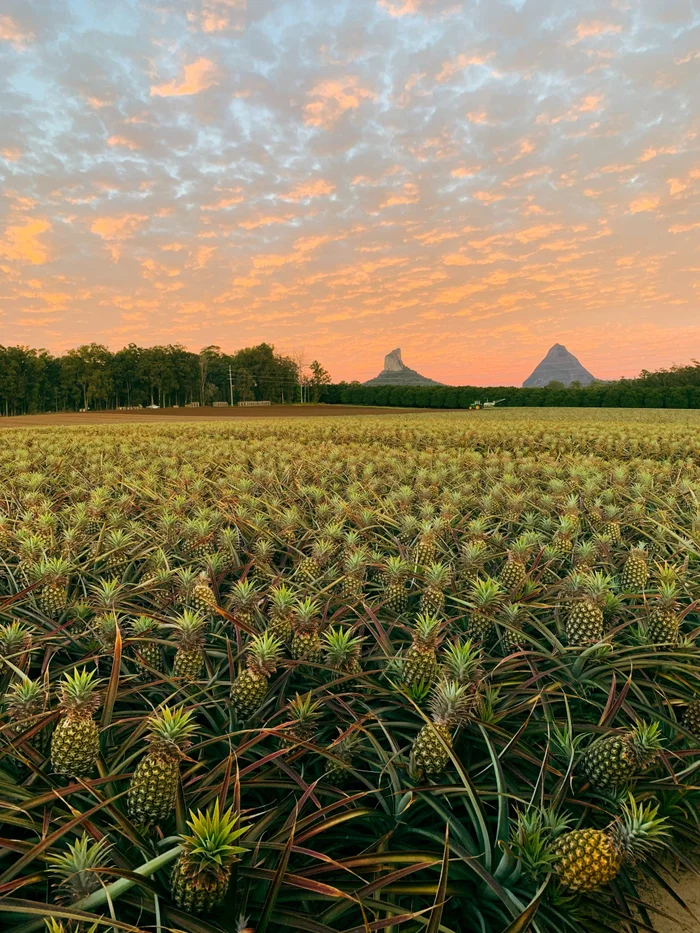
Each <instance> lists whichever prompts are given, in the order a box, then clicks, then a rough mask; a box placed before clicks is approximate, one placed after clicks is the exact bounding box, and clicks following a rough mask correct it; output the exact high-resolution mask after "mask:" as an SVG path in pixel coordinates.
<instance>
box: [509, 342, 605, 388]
mask: <svg viewBox="0 0 700 933" xmlns="http://www.w3.org/2000/svg"><path fill="white" fill-rule="evenodd" d="M595 381H596V377H595V376H594V375H593V374H592V373H589V372H588V370H587V369H584V367H583V366H582V365H581V364H580V363H579V361H578V360H577V359H576V357H575V356H574V355H573V353H569V351H568V350H567V349H566V347H565V346H563V345H562V344H560V343H555V344H554V346H553V347H552V348H551V349H550V350H549V352H548V353H547V355H546V356H545V358H544V359H543V360H542V362H541V363H540V364H539V365H538V366H536V367H535V369H534V370H533V372H532V374H531V375H530V376H528V377H527V379H526V380H525V382H523V389H541V388H543V387H544V386H546V385H549V383H550V382H561V383H563V384H564V385H565V386H570V385H571V383H572V382H580V383H581V385H582V386H587V385H590V384H591V382H595Z"/></svg>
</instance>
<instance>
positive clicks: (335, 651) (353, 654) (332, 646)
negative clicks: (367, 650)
mask: <svg viewBox="0 0 700 933" xmlns="http://www.w3.org/2000/svg"><path fill="white" fill-rule="evenodd" d="M364 640H365V639H364V638H362V637H361V636H359V635H353V633H352V629H349V628H329V629H328V631H327V632H325V633H324V635H323V643H324V644H323V648H324V651H325V654H326V660H327V661H328V664H329V666H330V667H337V666H342V665H343V664H346V663H347V662H348V661H352V660H354V659H357V658H359V656H360V652H361V651H362V644H363V642H364Z"/></svg>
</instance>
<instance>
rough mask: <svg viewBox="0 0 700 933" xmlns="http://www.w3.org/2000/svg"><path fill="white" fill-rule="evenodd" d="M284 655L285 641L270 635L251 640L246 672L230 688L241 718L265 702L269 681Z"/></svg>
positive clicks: (266, 634)
mask: <svg viewBox="0 0 700 933" xmlns="http://www.w3.org/2000/svg"><path fill="white" fill-rule="evenodd" d="M281 654H282V642H281V641H280V640H279V639H278V638H275V637H274V636H273V635H270V634H269V632H266V633H265V634H264V635H258V636H257V637H256V638H253V639H252V640H251V642H250V644H249V645H248V648H247V649H246V669H245V670H244V671H243V672H242V673H241V674H239V675H238V677H237V678H236V679H235V680H234V682H233V685H232V686H231V706H232V707H233V709H234V712H235V713H236V715H237V716H238V717H239V719H247V718H248V717H249V716H252V715H253V713H255V712H257V710H258V709H259V708H260V707H261V706H262V704H263V703H264V701H265V697H266V696H267V690H268V680H269V678H270V675H271V674H274V672H275V670H276V668H277V664H278V662H279V659H280V656H281Z"/></svg>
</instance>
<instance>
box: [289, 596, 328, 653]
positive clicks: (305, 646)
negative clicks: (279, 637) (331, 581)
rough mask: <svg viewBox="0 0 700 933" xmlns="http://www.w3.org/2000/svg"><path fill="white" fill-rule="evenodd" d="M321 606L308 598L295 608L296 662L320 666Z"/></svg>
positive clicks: (294, 645)
mask: <svg viewBox="0 0 700 933" xmlns="http://www.w3.org/2000/svg"><path fill="white" fill-rule="evenodd" d="M319 625H320V620H319V605H318V603H317V602H316V600H314V599H310V598H309V597H306V598H305V599H302V600H299V601H297V603H296V606H295V607H294V616H293V619H292V629H293V632H294V635H293V637H292V647H291V652H292V657H293V658H294V660H295V661H300V660H304V661H309V662H311V663H313V664H318V663H320V661H321V658H322V655H323V648H322V645H321V636H320V635H319Z"/></svg>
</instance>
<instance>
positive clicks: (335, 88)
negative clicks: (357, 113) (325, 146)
mask: <svg viewBox="0 0 700 933" xmlns="http://www.w3.org/2000/svg"><path fill="white" fill-rule="evenodd" d="M376 96H377V95H376V94H375V93H374V91H371V90H369V88H366V87H362V85H361V84H360V79H359V78H358V77H357V76H356V75H348V77H346V78H337V79H335V80H328V81H322V82H321V83H320V84H317V85H316V87H314V88H312V90H311V91H309V97H311V98H312V100H310V101H309V103H308V104H307V105H306V106H305V107H304V123H306V124H307V126H320V127H323V128H324V129H330V127H332V126H333V124H334V123H335V122H336V120H338V119H339V118H340V117H341V116H342V114H343V113H345V111H346V110H356V109H357V108H358V107H359V106H360V104H361V103H362V101H364V100H374V99H375V98H376Z"/></svg>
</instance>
